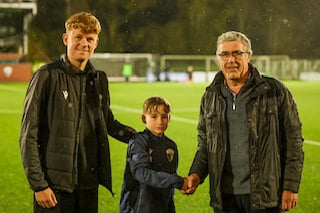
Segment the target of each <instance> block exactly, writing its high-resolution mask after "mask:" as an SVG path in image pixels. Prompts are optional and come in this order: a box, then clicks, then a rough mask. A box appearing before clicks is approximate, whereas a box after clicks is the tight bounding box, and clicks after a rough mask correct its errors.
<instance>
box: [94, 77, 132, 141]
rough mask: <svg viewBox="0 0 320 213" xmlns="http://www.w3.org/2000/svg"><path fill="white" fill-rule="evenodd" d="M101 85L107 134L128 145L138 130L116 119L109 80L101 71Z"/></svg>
mask: <svg viewBox="0 0 320 213" xmlns="http://www.w3.org/2000/svg"><path fill="white" fill-rule="evenodd" d="M99 75H100V81H101V82H100V84H101V86H102V95H103V96H104V97H101V98H102V100H101V104H102V106H101V107H102V110H103V114H104V121H105V124H106V128H107V133H108V134H109V135H110V136H112V137H113V138H115V139H117V140H120V141H122V142H125V143H128V142H129V140H130V139H131V138H132V137H133V136H134V135H135V134H136V130H135V129H133V128H132V127H130V126H127V125H125V124H122V123H120V122H119V121H118V120H116V119H115V118H114V115H113V112H112V110H111V108H110V94H109V86H108V79H107V76H106V74H105V73H104V72H101V71H99Z"/></svg>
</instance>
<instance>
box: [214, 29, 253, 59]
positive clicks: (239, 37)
mask: <svg viewBox="0 0 320 213" xmlns="http://www.w3.org/2000/svg"><path fill="white" fill-rule="evenodd" d="M226 41H240V42H241V43H242V44H243V46H244V47H245V48H246V52H248V53H249V54H250V55H252V53H253V52H252V49H251V41H250V39H248V37H247V36H246V35H245V34H243V33H240V32H237V31H228V32H225V33H222V34H221V35H220V36H219V37H218V40H217V49H218V47H219V45H220V44H222V43H224V42H226Z"/></svg>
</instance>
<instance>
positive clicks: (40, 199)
mask: <svg viewBox="0 0 320 213" xmlns="http://www.w3.org/2000/svg"><path fill="white" fill-rule="evenodd" d="M35 198H36V201H37V203H38V204H39V206H42V207H43V208H52V207H55V206H56V205H57V203H58V201H57V199H56V196H55V194H54V193H53V191H52V190H51V189H50V188H49V187H48V188H46V189H45V190H42V191H39V192H35Z"/></svg>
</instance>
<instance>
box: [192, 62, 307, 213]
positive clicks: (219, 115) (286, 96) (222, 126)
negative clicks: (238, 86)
mask: <svg viewBox="0 0 320 213" xmlns="http://www.w3.org/2000/svg"><path fill="white" fill-rule="evenodd" d="M249 69H250V71H251V77H252V78H253V80H254V83H253V87H254V89H253V92H252V93H251V97H250V99H249V102H248V104H247V107H246V108H247V116H248V117H247V118H248V122H247V125H248V130H249V163H250V191H251V196H250V197H251V207H252V208H253V209H264V208H270V207H276V206H278V205H279V203H280V200H281V193H282V191H283V190H289V191H292V192H298V189H299V184H300V179H301V174H302V166H303V159H304V152H303V149H302V143H303V137H302V133H301V123H300V121H299V117H298V112H297V107H296V104H295V102H294V100H293V97H292V95H291V94H290V92H289V90H288V89H287V88H286V87H285V86H284V85H283V84H282V83H281V82H279V81H277V80H275V79H273V78H269V77H265V76H263V75H261V74H260V73H259V72H258V70H257V69H256V68H255V67H253V66H252V65H251V64H249ZM223 84H224V76H223V74H222V72H221V71H220V72H219V73H217V74H216V76H215V79H214V80H213V82H212V83H211V84H210V85H209V86H208V87H207V89H206V92H205V93H204V95H203V97H202V100H201V108H200V117H199V123H198V149H197V152H196V155H195V158H194V161H193V164H192V166H191V168H190V172H189V173H190V174H192V173H196V174H198V175H199V177H200V179H201V182H203V181H204V179H205V178H206V176H207V175H208V174H209V181H210V196H211V201H210V205H211V206H213V207H215V208H218V209H221V208H222V199H221V190H220V183H221V175H222V171H223V166H224V162H225V158H226V151H227V126H226V123H227V122H226V117H225V114H226V102H225V100H224V98H223V96H222V94H221V89H220V88H221V86H222V85H223Z"/></svg>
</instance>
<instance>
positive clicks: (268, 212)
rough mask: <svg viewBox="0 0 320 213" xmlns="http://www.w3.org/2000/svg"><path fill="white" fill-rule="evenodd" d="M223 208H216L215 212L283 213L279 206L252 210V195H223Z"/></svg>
mask: <svg viewBox="0 0 320 213" xmlns="http://www.w3.org/2000/svg"><path fill="white" fill-rule="evenodd" d="M222 203H223V210H220V209H214V213H281V211H280V208H279V207H275V208H268V209H260V210H252V209H251V208H250V195H229V194H223V195H222Z"/></svg>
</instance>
